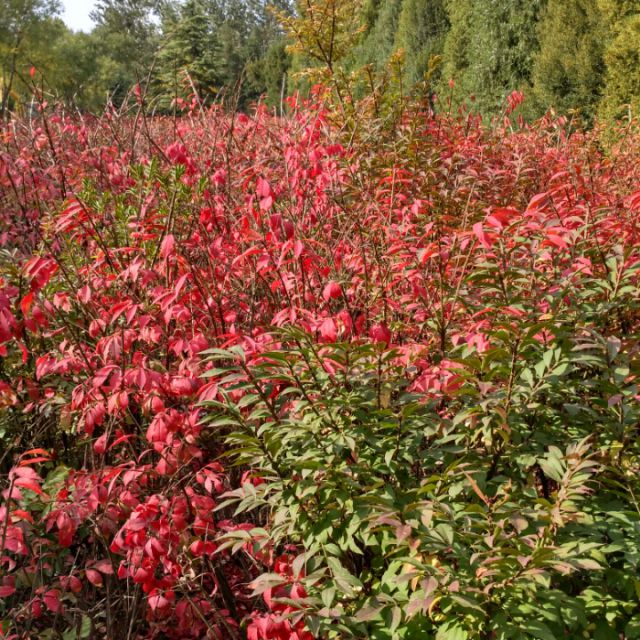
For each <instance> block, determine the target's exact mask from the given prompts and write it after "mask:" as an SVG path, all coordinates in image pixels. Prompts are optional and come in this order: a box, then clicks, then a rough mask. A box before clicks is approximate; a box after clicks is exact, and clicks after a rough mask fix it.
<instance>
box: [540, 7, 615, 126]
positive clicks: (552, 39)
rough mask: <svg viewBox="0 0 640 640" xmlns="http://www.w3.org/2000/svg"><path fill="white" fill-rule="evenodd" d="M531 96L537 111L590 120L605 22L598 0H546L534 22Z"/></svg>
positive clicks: (597, 94) (599, 87)
mask: <svg viewBox="0 0 640 640" xmlns="http://www.w3.org/2000/svg"><path fill="white" fill-rule="evenodd" d="M538 37H539V45H540V49H539V52H538V53H537V55H536V57H535V60H534V66H533V74H532V79H533V97H534V100H535V103H536V107H537V108H538V110H539V111H540V112H544V111H546V110H547V109H548V108H550V107H552V108H554V109H556V110H557V111H559V112H561V113H566V112H568V111H569V110H579V112H580V113H581V114H582V115H584V116H586V118H587V119H588V120H591V119H592V118H593V116H594V114H595V111H596V108H597V104H598V102H599V100H600V97H601V94H602V86H603V82H604V73H605V67H604V48H605V41H606V27H605V23H604V18H603V15H602V13H601V11H600V9H599V7H598V0H549V4H548V5H547V8H546V10H545V12H544V14H543V17H542V19H541V21H540V23H539V26H538Z"/></svg>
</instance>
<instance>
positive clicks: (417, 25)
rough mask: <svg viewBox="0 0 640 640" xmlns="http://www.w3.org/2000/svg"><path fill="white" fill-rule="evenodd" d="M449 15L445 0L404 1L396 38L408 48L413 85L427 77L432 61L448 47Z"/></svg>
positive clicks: (408, 75)
mask: <svg viewBox="0 0 640 640" xmlns="http://www.w3.org/2000/svg"><path fill="white" fill-rule="evenodd" d="M448 30H449V17H448V15H447V11H446V8H445V3H444V1H443V0H404V2H403V3H402V10H401V12H400V17H399V20H398V30H397V33H396V38H395V46H396V48H401V49H404V51H405V79H406V80H407V82H409V83H410V84H413V83H416V82H419V81H420V80H422V79H423V77H424V73H425V71H427V69H428V67H429V60H430V59H431V58H432V57H433V56H439V55H441V54H442V52H443V50H444V42H445V38H446V35H447V32H448Z"/></svg>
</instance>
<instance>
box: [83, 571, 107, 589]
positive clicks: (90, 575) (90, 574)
mask: <svg viewBox="0 0 640 640" xmlns="http://www.w3.org/2000/svg"><path fill="white" fill-rule="evenodd" d="M85 573H86V576H87V580H88V581H89V582H90V583H91V584H92V585H93V586H94V587H101V586H102V585H103V584H104V583H103V580H102V574H101V573H100V572H99V571H96V570H95V569H87V570H86V571H85Z"/></svg>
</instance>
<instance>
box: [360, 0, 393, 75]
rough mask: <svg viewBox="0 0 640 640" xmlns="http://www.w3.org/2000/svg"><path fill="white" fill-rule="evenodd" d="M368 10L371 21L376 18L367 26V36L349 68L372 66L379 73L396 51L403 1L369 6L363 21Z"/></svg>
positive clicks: (385, 0)
mask: <svg viewBox="0 0 640 640" xmlns="http://www.w3.org/2000/svg"><path fill="white" fill-rule="evenodd" d="M367 10H368V12H369V19H371V18H373V17H375V18H374V21H373V22H372V23H371V24H367V26H366V34H365V35H364V38H363V40H362V43H361V44H360V45H359V46H358V47H356V48H355V49H354V53H353V62H351V63H350V65H349V66H351V67H353V68H358V67H361V66H363V65H365V64H371V65H373V66H374V67H375V69H376V70H377V71H382V70H383V69H385V67H386V65H387V62H388V61H389V58H390V57H391V55H392V54H393V53H394V51H395V50H396V34H397V31H398V24H399V20H400V13H401V11H402V0H383V1H382V2H378V3H375V4H372V5H369V7H366V9H365V13H364V14H363V16H362V17H363V19H366V18H365V16H366V11H367Z"/></svg>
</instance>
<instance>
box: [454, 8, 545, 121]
mask: <svg viewBox="0 0 640 640" xmlns="http://www.w3.org/2000/svg"><path fill="white" fill-rule="evenodd" d="M545 5H546V0H448V11H449V20H450V23H451V28H450V30H449V33H448V35H447V39H446V42H445V49H444V51H445V53H444V68H443V82H447V81H448V80H449V79H453V80H455V82H456V93H455V96H454V97H455V98H456V99H457V101H458V102H460V101H464V100H465V99H467V98H469V97H471V96H474V97H475V100H476V107H475V108H476V109H477V110H478V111H480V112H481V113H484V114H492V113H495V112H496V111H497V110H498V109H499V108H500V107H501V106H502V105H503V104H504V99H505V97H506V96H507V95H508V94H509V93H510V92H511V91H513V90H516V89H523V88H526V87H528V86H529V85H530V81H531V72H532V66H533V59H534V56H535V54H536V51H537V49H538V42H537V33H536V25H537V23H538V20H539V18H540V14H541V11H542V9H543V8H544V6H545Z"/></svg>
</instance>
